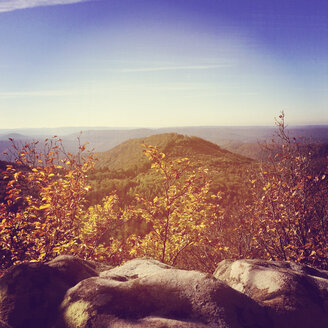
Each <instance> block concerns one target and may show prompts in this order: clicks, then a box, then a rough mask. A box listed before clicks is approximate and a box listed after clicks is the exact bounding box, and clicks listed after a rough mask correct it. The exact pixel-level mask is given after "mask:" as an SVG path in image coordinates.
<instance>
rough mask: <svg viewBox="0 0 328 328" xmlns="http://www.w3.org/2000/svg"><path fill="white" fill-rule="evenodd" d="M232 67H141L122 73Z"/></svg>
mask: <svg viewBox="0 0 328 328" xmlns="http://www.w3.org/2000/svg"><path fill="white" fill-rule="evenodd" d="M229 66H231V65H228V64H221V65H185V66H157V67H139V68H124V69H121V70H120V72H122V73H138V72H159V71H177V70H206V69H215V68H223V67H229Z"/></svg>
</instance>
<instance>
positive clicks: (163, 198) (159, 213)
mask: <svg viewBox="0 0 328 328" xmlns="http://www.w3.org/2000/svg"><path fill="white" fill-rule="evenodd" d="M144 153H145V155H146V156H147V157H148V159H149V160H150V161H151V163H152V165H151V168H152V170H155V171H156V172H157V173H158V174H159V176H160V180H159V181H160V184H159V185H160V187H161V193H160V194H159V195H157V196H156V197H154V198H153V199H151V200H149V199H147V198H145V197H142V196H141V195H137V204H136V206H135V207H133V208H130V209H129V211H130V213H131V212H132V215H134V216H135V217H136V218H139V219H141V220H143V221H145V222H147V223H149V225H150V231H149V232H148V233H147V234H145V235H144V236H137V235H134V236H131V237H130V242H131V243H132V248H131V254H133V255H134V256H151V257H153V258H155V259H158V260H160V261H162V262H164V263H168V264H171V265H180V266H183V267H186V266H188V265H190V264H191V263H189V262H190V261H191V260H192V259H191V258H187V257H186V254H188V251H190V250H191V249H195V248H197V247H199V246H200V245H202V243H204V242H205V238H206V233H205V232H206V230H207V229H208V227H209V226H210V225H211V224H212V223H214V220H213V217H214V216H215V213H216V212H215V211H214V210H213V206H214V205H213V204H212V203H211V202H210V201H209V193H208V190H209V180H208V178H207V172H206V170H204V169H201V168H195V167H193V165H192V163H191V162H190V160H189V159H187V158H179V159H168V158H166V156H165V154H164V153H162V152H160V151H159V150H158V149H157V148H156V147H153V146H145V150H144ZM213 197H216V196H215V195H213ZM193 264H194V265H195V263H193Z"/></svg>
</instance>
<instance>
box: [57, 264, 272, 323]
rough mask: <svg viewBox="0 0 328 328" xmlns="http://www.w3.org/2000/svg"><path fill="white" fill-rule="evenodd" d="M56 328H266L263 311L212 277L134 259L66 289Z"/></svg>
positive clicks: (266, 320) (266, 321)
mask: <svg viewBox="0 0 328 328" xmlns="http://www.w3.org/2000/svg"><path fill="white" fill-rule="evenodd" d="M60 309H61V314H60V319H59V321H58V322H57V326H56V327H69V328H73V327H81V328H84V327H186V328H187V327H190V328H192V327H231V328H234V327H236V328H237V327H238V328H241V327H270V326H271V324H270V321H269V319H268V317H267V314H266V312H265V310H263V308H262V307H261V306H260V305H258V304H257V303H256V302H254V301H253V300H251V299H250V298H249V297H247V296H245V295H243V294H241V293H240V292H238V291H235V290H234V289H232V288H231V287H229V286H227V285H226V284H225V283H223V282H221V281H219V280H217V279H215V278H214V277H213V276H212V275H208V274H204V273H200V272H197V271H186V270H178V269H175V268H173V267H170V266H167V265H164V264H162V263H160V262H158V261H155V260H152V259H136V260H132V261H129V262H127V263H126V264H124V265H122V266H121V267H117V268H115V269H112V270H108V271H104V272H102V273H101V274H100V277H92V278H88V279H85V280H83V281H81V282H80V283H79V284H77V285H76V286H74V287H72V288H71V289H69V290H68V291H67V293H66V295H65V299H64V301H63V302H62V304H61V307H60Z"/></svg>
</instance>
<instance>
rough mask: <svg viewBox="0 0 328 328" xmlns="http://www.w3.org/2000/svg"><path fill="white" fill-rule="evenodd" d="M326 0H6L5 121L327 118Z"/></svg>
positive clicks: (0, 4)
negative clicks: (281, 116) (282, 112)
mask: <svg viewBox="0 0 328 328" xmlns="http://www.w3.org/2000/svg"><path fill="white" fill-rule="evenodd" d="M327 105H328V1H326V0H275V1H263V0H229V1H227V0H225V1H223V0H89V1H79V0H75V1H74V0H0V114H1V119H0V128H26V127H57V126H113V127H116V126H120V127H124V126H126V127H131V126H134V127H162V126H190V125H272V124H273V117H274V116H277V115H278V114H279V112H280V111H281V110H284V111H285V112H286V116H287V120H288V122H289V123H290V124H291V125H296V124H328V108H327Z"/></svg>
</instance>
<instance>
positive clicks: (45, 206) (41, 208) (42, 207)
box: [39, 204, 51, 210]
mask: <svg viewBox="0 0 328 328" xmlns="http://www.w3.org/2000/svg"><path fill="white" fill-rule="evenodd" d="M50 206H51V205H50V204H46V205H42V206H40V207H39V209H40V210H43V209H45V208H49V207H50Z"/></svg>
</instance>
